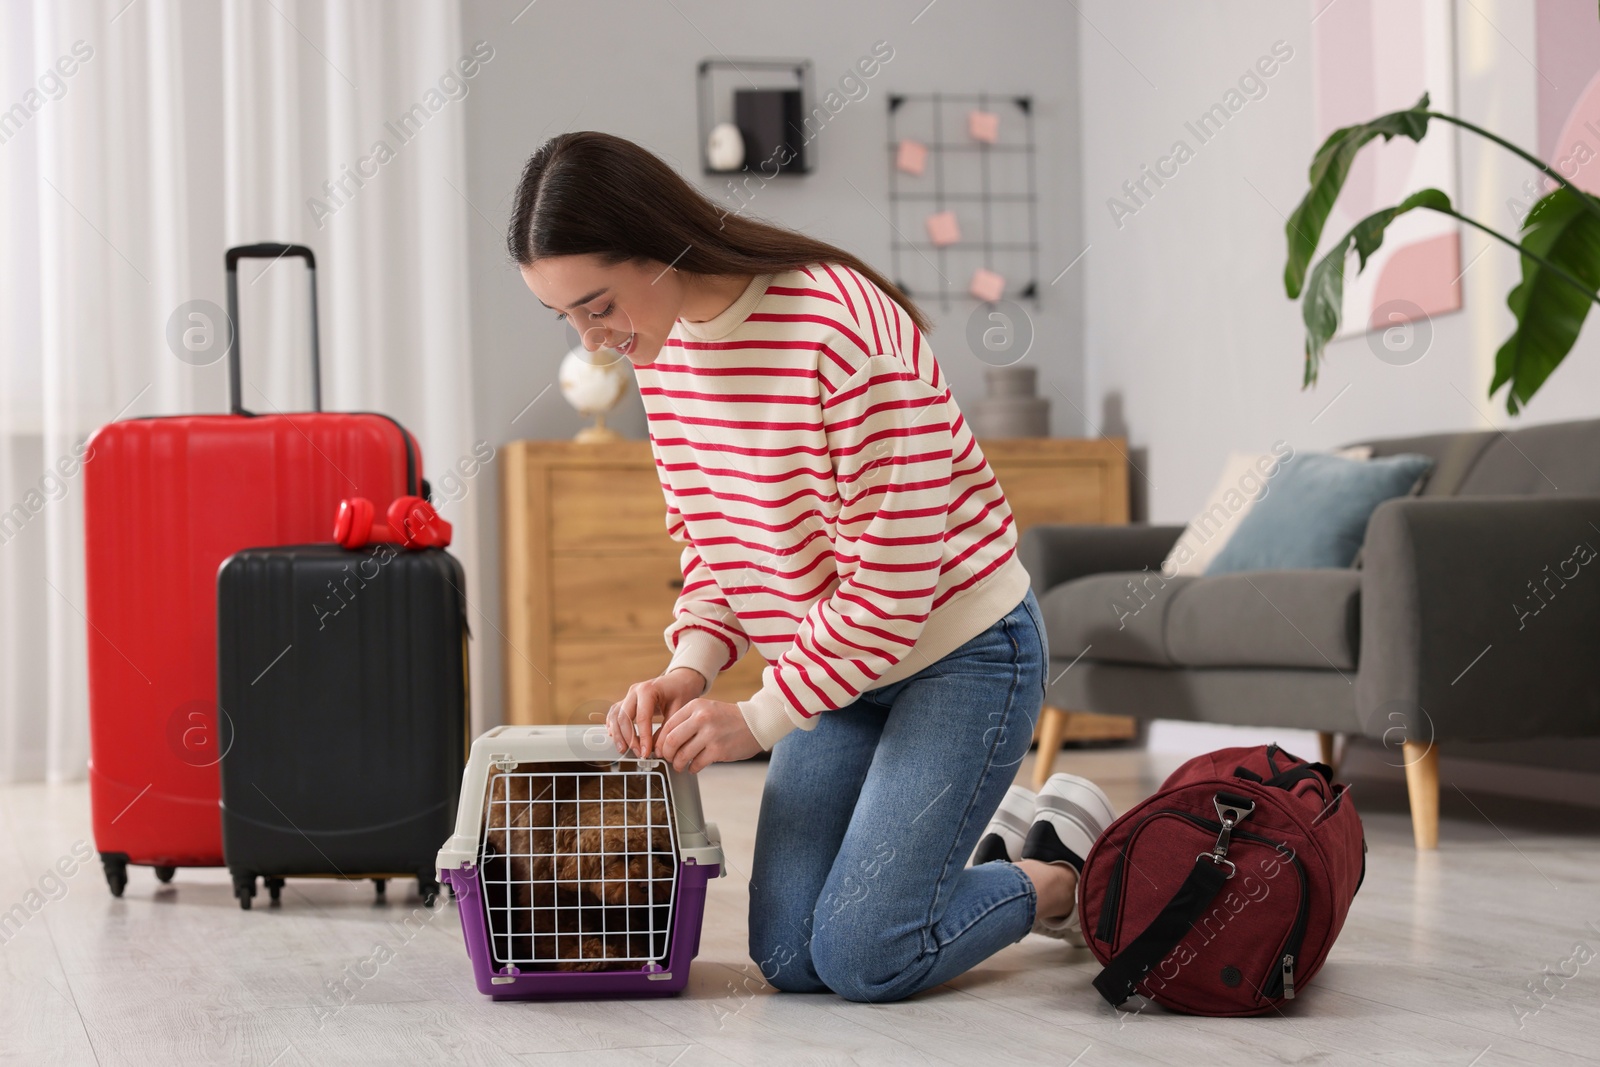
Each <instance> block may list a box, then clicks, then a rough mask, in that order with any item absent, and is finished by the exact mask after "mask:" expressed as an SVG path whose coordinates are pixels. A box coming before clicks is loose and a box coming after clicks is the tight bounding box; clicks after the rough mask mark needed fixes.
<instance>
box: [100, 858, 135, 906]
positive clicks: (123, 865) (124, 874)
mask: <svg viewBox="0 0 1600 1067" xmlns="http://www.w3.org/2000/svg"><path fill="white" fill-rule="evenodd" d="M100 865H101V866H102V867H104V868H105V870H106V885H108V886H110V887H111V895H112V896H114V897H120V896H121V895H122V891H123V890H124V889H126V888H128V854H127V853H126V852H102V853H100Z"/></svg>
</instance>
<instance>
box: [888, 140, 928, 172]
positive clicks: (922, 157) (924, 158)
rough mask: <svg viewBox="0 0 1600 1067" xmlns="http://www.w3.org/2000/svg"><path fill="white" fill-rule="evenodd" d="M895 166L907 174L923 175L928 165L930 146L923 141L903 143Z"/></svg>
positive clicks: (896, 156)
mask: <svg viewBox="0 0 1600 1067" xmlns="http://www.w3.org/2000/svg"><path fill="white" fill-rule="evenodd" d="M894 165H895V166H896V167H899V168H900V169H901V170H903V171H905V172H906V173H907V174H921V173H922V171H923V168H925V167H926V166H927V165H928V146H927V145H925V144H923V143H922V142H921V141H901V142H900V150H899V151H898V152H896V153H895V157H894Z"/></svg>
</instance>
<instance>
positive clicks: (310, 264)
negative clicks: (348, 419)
mask: <svg viewBox="0 0 1600 1067" xmlns="http://www.w3.org/2000/svg"><path fill="white" fill-rule="evenodd" d="M284 256H299V257H300V258H301V259H303V260H305V261H306V277H307V278H308V279H309V280H310V290H311V410H312V411H321V410H322V351H321V346H320V344H319V342H318V339H317V257H316V256H315V255H314V254H313V253H312V251H311V249H309V248H307V247H306V246H305V245H286V244H277V243H273V242H267V243H265V244H254V245H239V246H237V247H235V248H230V249H228V252H227V256H226V260H227V265H228V322H229V325H230V327H231V328H230V329H229V331H228V334H229V342H228V409H229V410H230V411H232V412H233V413H234V414H235V415H250V414H253V412H249V411H246V410H245V407H244V378H243V376H242V375H241V374H240V372H239V261H240V260H241V259H270V260H274V261H276V260H279V259H282V258H283V257H284Z"/></svg>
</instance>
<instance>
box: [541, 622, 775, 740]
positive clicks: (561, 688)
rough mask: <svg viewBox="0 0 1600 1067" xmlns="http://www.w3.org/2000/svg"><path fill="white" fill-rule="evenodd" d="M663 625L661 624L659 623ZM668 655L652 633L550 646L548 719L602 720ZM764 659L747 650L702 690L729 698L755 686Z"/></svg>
mask: <svg viewBox="0 0 1600 1067" xmlns="http://www.w3.org/2000/svg"><path fill="white" fill-rule="evenodd" d="M662 625H663V626H665V624H664V623H663V624H662ZM671 658H672V657H671V655H670V654H669V653H668V650H667V646H666V643H665V642H664V641H662V640H661V639H660V637H659V636H658V637H657V638H656V639H655V640H653V641H566V642H563V643H561V644H559V645H557V646H556V649H555V678H554V682H555V687H554V688H555V692H554V694H553V700H552V702H551V712H552V715H553V718H552V720H551V721H553V722H557V723H580V724H581V723H590V722H592V723H604V722H605V719H606V712H607V711H608V710H610V708H611V705H612V704H614V703H616V702H617V701H618V700H621V699H622V698H623V696H625V695H626V694H627V692H628V686H630V685H632V684H633V683H634V682H639V681H643V680H644V679H646V678H654V677H655V676H656V675H657V674H658V673H660V671H661V669H662V668H663V667H665V666H666V665H667V661H668V660H670V659H671ZM766 665H767V664H766V661H765V660H764V659H762V658H761V655H760V653H758V652H756V651H755V650H754V649H751V650H750V651H749V652H748V653H746V654H745V656H744V658H743V659H741V660H740V661H739V662H738V663H736V664H734V666H733V669H732V670H729V671H725V672H723V673H722V674H719V675H718V676H717V681H716V684H715V685H713V686H712V687H711V692H710V693H708V694H706V695H707V696H710V697H713V698H715V699H717V700H725V701H728V702H729V703H734V702H737V701H740V700H748V699H749V698H750V696H751V695H752V694H753V693H755V691H756V690H757V689H759V688H761V671H762V669H763V668H764V667H766Z"/></svg>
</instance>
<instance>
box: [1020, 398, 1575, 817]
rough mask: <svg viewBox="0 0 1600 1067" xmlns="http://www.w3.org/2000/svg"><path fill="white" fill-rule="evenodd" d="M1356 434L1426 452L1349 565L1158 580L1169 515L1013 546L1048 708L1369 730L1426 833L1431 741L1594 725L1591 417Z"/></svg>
mask: <svg viewBox="0 0 1600 1067" xmlns="http://www.w3.org/2000/svg"><path fill="white" fill-rule="evenodd" d="M1364 443H1366V444H1370V445H1371V446H1372V448H1373V453H1374V454H1375V455H1380V456H1381V455H1392V454H1395V453H1398V452H1420V453H1423V454H1425V455H1429V456H1432V457H1433V458H1434V460H1435V467H1434V469H1433V472H1432V473H1431V475H1430V477H1429V479H1428V481H1427V483H1426V485H1425V487H1424V489H1423V491H1422V492H1421V493H1420V494H1419V495H1417V496H1414V497H1407V498H1402V499H1397V500H1390V501H1387V502H1386V503H1384V504H1382V505H1380V506H1379V508H1378V509H1377V511H1376V512H1375V513H1374V514H1373V516H1372V519H1371V521H1370V522H1369V523H1368V526H1367V534H1366V541H1365V544H1364V546H1363V548H1362V553H1361V556H1360V558H1359V559H1358V561H1357V564H1358V565H1357V566H1356V567H1352V568H1350V569H1347V570H1301V571H1260V572H1253V573H1244V574H1229V575H1218V576H1214V577H1171V578H1165V577H1163V576H1162V575H1161V572H1160V567H1161V562H1162V560H1163V559H1164V557H1165V556H1166V554H1167V552H1168V550H1169V549H1170V548H1171V547H1172V545H1173V544H1174V543H1175V542H1176V541H1177V539H1178V536H1179V535H1180V534H1181V533H1182V532H1183V528H1182V527H1179V526H1126V527H1107V526H1036V527H1033V528H1032V529H1030V530H1028V531H1027V532H1026V533H1025V534H1024V535H1023V538H1022V542H1021V546H1020V552H1021V555H1022V559H1023V562H1024V563H1025V564H1026V565H1027V568H1028V571H1029V573H1030V574H1031V575H1032V578H1033V588H1034V592H1035V595H1036V596H1037V597H1038V598H1039V603H1040V606H1041V607H1042V609H1043V614H1044V619H1045V624H1046V628H1047V630H1048V632H1049V642H1050V659H1051V667H1050V672H1049V679H1050V680H1049V687H1048V693H1049V696H1048V701H1047V702H1048V704H1050V705H1051V706H1053V707H1057V708H1062V709H1067V710H1069V711H1092V712H1102V713H1108V714H1120V715H1131V716H1134V717H1137V718H1140V719H1182V720H1190V721H1198V722H1213V723H1230V724H1237V725H1255V726H1277V727H1298V728H1302V729H1310V730H1316V731H1319V732H1321V733H1322V734H1323V735H1324V738H1325V739H1327V738H1329V737H1331V736H1332V735H1337V734H1347V735H1350V734H1355V735H1365V736H1367V737H1371V738H1376V739H1378V740H1380V741H1382V742H1383V743H1384V745H1385V746H1386V747H1388V748H1390V749H1392V751H1393V757H1392V762H1394V763H1396V764H1402V763H1403V765H1404V766H1405V770H1406V779H1407V786H1408V791H1409V796H1410V801H1411V817H1412V825H1413V830H1414V831H1415V836H1416V842H1417V847H1418V848H1433V847H1435V846H1436V844H1437V841H1438V746H1439V745H1441V744H1442V745H1448V744H1449V743H1450V742H1452V741H1457V740H1475V741H1485V740H1488V741H1493V740H1504V739H1509V738H1528V737H1578V736H1592V735H1600V647H1597V646H1600V557H1597V556H1596V555H1595V553H1596V551H1597V550H1600V420H1590V421H1582V422H1568V423H1557V424H1549V425H1543V426H1530V427H1527V428H1524V429H1515V430H1510V431H1507V432H1505V433H1501V432H1499V431H1495V430H1489V431H1484V432H1479V433H1459V434H1443V435H1436V436H1428V437H1413V438H1395V439H1391V440H1382V441H1370V442H1364ZM1324 747H1325V749H1326V748H1327V747H1328V746H1327V744H1326V743H1325V746H1324ZM1052 755H1053V753H1052Z"/></svg>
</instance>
